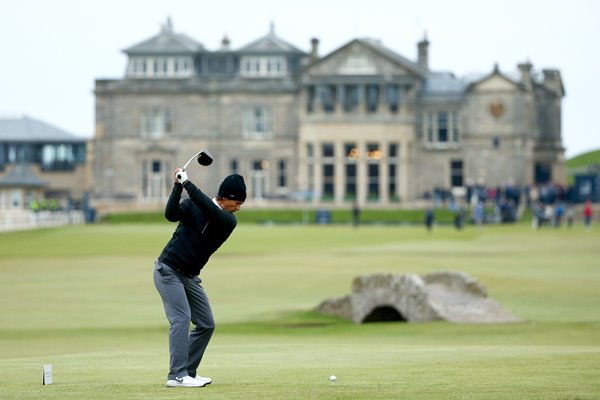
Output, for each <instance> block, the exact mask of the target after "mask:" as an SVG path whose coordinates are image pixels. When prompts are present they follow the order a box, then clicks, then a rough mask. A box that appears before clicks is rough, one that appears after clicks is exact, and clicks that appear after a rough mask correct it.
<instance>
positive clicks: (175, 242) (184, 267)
mask: <svg viewBox="0 0 600 400" xmlns="http://www.w3.org/2000/svg"><path fill="white" fill-rule="evenodd" d="M183 188H185V190H186V191H187V192H188V194H189V196H190V197H189V199H185V200H183V201H181V202H180V200H181V193H182V192H183ZM165 217H166V218H167V219H168V220H169V221H171V222H177V221H179V224H178V225H177V228H176V229H175V232H174V233H173V237H172V238H171V240H169V243H167V245H166V246H165V248H164V249H163V251H162V253H161V254H160V256H159V257H158V259H159V260H160V261H161V262H163V263H165V264H167V265H168V266H170V267H172V268H174V269H176V270H178V271H180V272H181V273H183V274H185V275H188V276H194V275H198V274H199V273H200V270H201V269H202V268H203V267H204V265H205V264H206V263H207V262H208V259H209V258H210V256H211V255H212V254H213V253H214V252H215V251H217V249H218V248H219V247H220V246H221V245H222V244H223V243H224V242H225V241H226V240H227V238H228V237H229V235H230V234H231V232H233V230H234V229H235V226H236V225H237V220H236V219H235V216H234V215H233V213H231V212H228V211H223V210H221V208H219V207H218V206H217V205H216V204H215V203H213V201H212V199H210V198H209V197H208V196H206V195H205V194H204V193H202V191H200V189H198V188H197V187H196V186H195V185H194V184H193V183H192V182H190V181H189V180H188V181H185V183H184V184H183V185H181V184H179V183H175V185H174V186H173V190H172V191H171V195H170V196H169V200H168V201H167V206H166V208H165Z"/></svg>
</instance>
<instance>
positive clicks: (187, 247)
mask: <svg viewBox="0 0 600 400" xmlns="http://www.w3.org/2000/svg"><path fill="white" fill-rule="evenodd" d="M197 156H198V162H199V163H200V164H201V165H208V164H210V162H212V157H210V155H209V158H210V160H206V159H204V162H207V163H208V164H203V163H202V161H201V158H200V153H199V154H198V155H197ZM194 157H196V156H194ZM188 163H189V162H188ZM186 166H187V164H186ZM173 179H174V185H173V189H172V191H171V195H170V196H169V199H168V201H167V205H166V208H165V217H166V218H167V220H169V221H171V222H179V223H178V225H177V228H176V229H175V232H174V233H173V237H172V238H171V240H169V242H168V243H167V245H166V246H165V248H164V249H163V251H162V253H161V254H160V256H159V257H158V260H157V261H156V263H155V268H154V284H155V285H156V289H157V290H158V292H159V293H160V296H161V298H162V301H163V305H164V308H165V314H166V316H167V319H168V321H169V325H170V329H169V353H170V368H169V374H168V377H167V386H168V387H202V386H206V385H208V384H210V383H211V382H212V380H211V379H210V378H207V377H202V376H199V375H198V374H197V370H198V367H199V365H200V362H201V361H202V356H203V355H204V351H205V350H206V347H207V346H208V342H209V341H210V338H211V336H212V334H213V331H214V329H215V322H214V319H213V314H212V311H211V308H210V303H209V301H208V297H207V295H206V293H205V291H204V289H203V288H202V286H201V285H200V283H201V282H202V280H201V279H200V277H199V274H200V271H201V270H202V268H203V267H204V265H205V264H206V263H207V262H208V259H209V258H210V256H211V255H212V254H213V253H214V252H215V251H216V250H217V249H218V248H219V247H220V246H221V245H222V244H223V243H224V242H225V241H226V240H227V238H228V237H229V235H230V234H231V232H233V230H234V229H235V227H236V224H237V221H236V218H235V216H234V214H233V213H235V212H236V211H239V209H240V207H241V206H242V204H243V203H244V201H245V200H246V185H245V183H244V179H243V178H242V177H241V176H240V175H237V174H233V175H229V176H228V177H226V178H225V179H224V180H223V182H222V183H221V185H220V187H219V192H218V194H217V196H215V197H213V198H212V199H211V198H209V197H207V196H206V195H205V194H204V193H202V191H201V190H200V189H198V188H197V187H196V185H194V184H193V183H192V182H191V181H190V180H189V179H188V176H187V172H186V170H185V168H177V169H175V171H174V173H173ZM183 189H185V190H186V191H187V193H188V195H189V198H187V199H185V200H183V201H180V200H181V194H182V192H183ZM190 322H191V323H192V324H193V325H194V327H193V329H192V330H191V331H190Z"/></svg>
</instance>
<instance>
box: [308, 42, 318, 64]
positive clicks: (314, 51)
mask: <svg viewBox="0 0 600 400" xmlns="http://www.w3.org/2000/svg"><path fill="white" fill-rule="evenodd" d="M310 44H311V51H310V61H311V62H314V61H317V60H318V59H319V39H317V38H312V39H311V40H310Z"/></svg>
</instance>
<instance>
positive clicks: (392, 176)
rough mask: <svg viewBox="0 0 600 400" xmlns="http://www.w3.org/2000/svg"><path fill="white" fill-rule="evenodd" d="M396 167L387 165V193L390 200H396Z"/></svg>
mask: <svg viewBox="0 0 600 400" xmlns="http://www.w3.org/2000/svg"><path fill="white" fill-rule="evenodd" d="M397 169H398V166H397V165H396V164H390V165H388V175H389V178H388V179H389V180H388V182H389V183H388V192H389V196H390V199H392V200H397V199H398V188H397V186H396V179H397V175H398V171H397Z"/></svg>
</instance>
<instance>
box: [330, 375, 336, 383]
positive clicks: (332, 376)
mask: <svg viewBox="0 0 600 400" xmlns="http://www.w3.org/2000/svg"><path fill="white" fill-rule="evenodd" d="M336 379H337V378H336V377H335V375H331V376H330V377H329V380H330V381H331V382H335V380H336Z"/></svg>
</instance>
